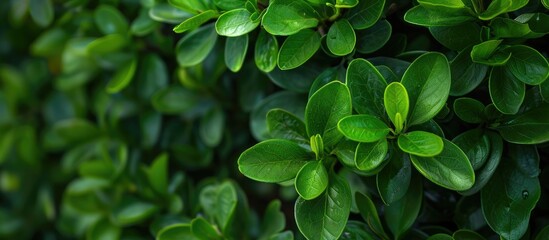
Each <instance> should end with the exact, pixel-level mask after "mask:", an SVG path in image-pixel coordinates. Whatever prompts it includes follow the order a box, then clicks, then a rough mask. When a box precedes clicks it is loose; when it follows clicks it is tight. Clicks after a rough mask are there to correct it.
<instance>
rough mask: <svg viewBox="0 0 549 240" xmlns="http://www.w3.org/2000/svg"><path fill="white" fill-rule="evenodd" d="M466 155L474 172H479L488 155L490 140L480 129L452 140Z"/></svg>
mask: <svg viewBox="0 0 549 240" xmlns="http://www.w3.org/2000/svg"><path fill="white" fill-rule="evenodd" d="M452 142H453V143H455V144H456V145H457V146H458V147H459V148H460V149H461V150H463V152H464V153H465V155H467V158H468V159H469V161H471V165H472V166H473V169H474V170H479V169H480V168H481V167H482V166H483V165H484V163H485V162H486V160H487V159H488V157H489V154H490V140H489V137H488V136H487V135H484V134H483V132H482V130H480V129H478V128H477V129H471V130H469V131H467V132H464V133H462V134H460V135H458V136H457V137H455V138H454V139H453V140H452Z"/></svg>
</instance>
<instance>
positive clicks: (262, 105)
mask: <svg viewBox="0 0 549 240" xmlns="http://www.w3.org/2000/svg"><path fill="white" fill-rule="evenodd" d="M306 100H307V98H306V96H303V95H300V94H297V93H293V92H289V91H281V92H278V93H275V94H272V95H271V96H269V97H267V98H265V99H263V100H262V101H261V102H259V103H258V104H257V106H256V107H255V108H254V110H253V111H252V114H251V115H250V128H251V130H252V135H253V136H254V138H255V139H256V140H258V141H261V140H265V139H269V138H271V136H270V135H269V129H268V128H267V121H266V119H267V112H269V111H270V110H271V109H274V108H282V109H284V110H286V111H288V112H290V113H292V114H294V115H295V116H297V117H298V118H300V119H303V113H304V112H305V105H306ZM307 140H308V138H307Z"/></svg>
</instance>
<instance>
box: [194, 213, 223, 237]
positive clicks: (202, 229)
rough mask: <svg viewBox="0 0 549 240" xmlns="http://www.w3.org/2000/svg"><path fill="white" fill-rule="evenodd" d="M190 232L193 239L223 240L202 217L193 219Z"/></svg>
mask: <svg viewBox="0 0 549 240" xmlns="http://www.w3.org/2000/svg"><path fill="white" fill-rule="evenodd" d="M191 231H192V233H193V235H194V236H195V237H197V238H198V239H201V240H216V239H223V238H222V237H221V236H220V235H219V233H218V232H217V231H216V230H215V228H214V227H213V226H212V225H211V224H210V223H209V222H207V221H206V220H205V219H204V218H202V217H198V218H195V219H193V221H192V222H191Z"/></svg>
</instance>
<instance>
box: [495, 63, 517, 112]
mask: <svg viewBox="0 0 549 240" xmlns="http://www.w3.org/2000/svg"><path fill="white" fill-rule="evenodd" d="M488 86H489V91H490V98H491V99H492V102H493V103H494V106H495V107H496V108H497V109H498V110H499V111H500V112H502V113H505V114H515V113H517V112H518V110H519V109H520V105H521V104H522V102H523V101H524V95H525V94H526V88H525V86H524V83H522V82H521V81H519V80H518V79H516V78H515V77H514V76H513V75H512V74H510V73H509V72H508V71H506V70H505V69H504V68H503V67H493V68H492V71H490V79H489V82H488Z"/></svg>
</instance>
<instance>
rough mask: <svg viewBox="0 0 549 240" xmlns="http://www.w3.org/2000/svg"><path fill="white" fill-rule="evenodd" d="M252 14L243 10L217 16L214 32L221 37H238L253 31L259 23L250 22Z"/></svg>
mask: <svg viewBox="0 0 549 240" xmlns="http://www.w3.org/2000/svg"><path fill="white" fill-rule="evenodd" d="M251 15H252V13H250V12H249V11H248V10H246V9H244V8H239V9H234V10H231V11H228V12H225V13H223V14H221V16H219V18H218V19H217V21H216V22H215V30H216V31H217V33H218V34H219V35H221V36H227V37H238V36H241V35H244V34H247V33H249V32H251V31H253V30H254V29H255V28H256V27H257V26H258V25H259V21H252V19H251V18H250V17H251Z"/></svg>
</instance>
